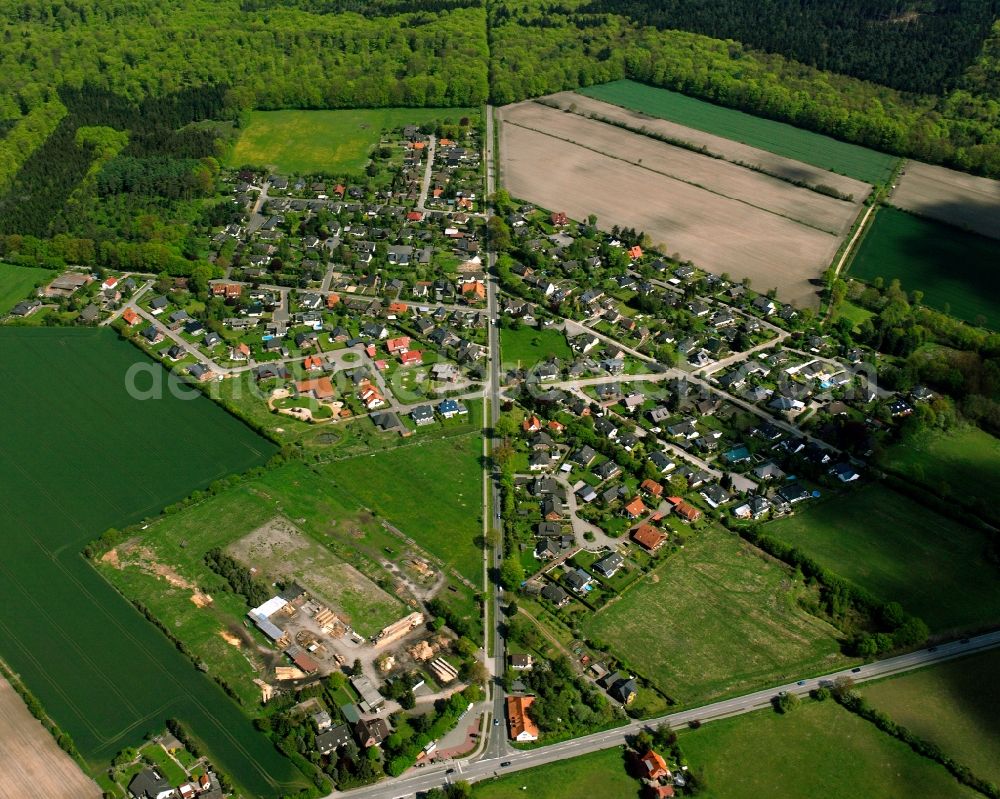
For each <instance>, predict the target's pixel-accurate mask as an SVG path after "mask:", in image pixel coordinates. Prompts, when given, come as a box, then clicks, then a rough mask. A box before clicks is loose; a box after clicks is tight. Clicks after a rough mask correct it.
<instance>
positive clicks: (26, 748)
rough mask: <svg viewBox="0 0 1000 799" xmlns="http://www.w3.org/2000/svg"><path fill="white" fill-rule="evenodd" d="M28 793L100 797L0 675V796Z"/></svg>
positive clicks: (58, 798)
mask: <svg viewBox="0 0 1000 799" xmlns="http://www.w3.org/2000/svg"><path fill="white" fill-rule="evenodd" d="M28 796H38V797H45V799H100V796H101V789H100V788H98V787H97V783H95V782H94V781H93V780H91V779H90V778H89V777H87V776H86V775H85V774H84V773H83V771H81V770H80V767H79V766H78V765H77V764H76V763H75V762H74V761H73V759H72V758H71V757H70V756H69V755H67V754H66V753H65V752H64V751H63V750H62V749H60V748H59V747H58V746H57V745H56V742H55V740H54V739H53V738H52V736H51V735H49V733H48V731H47V730H46V729H45V728H44V727H43V726H42V725H41V723H40V722H39V721H38V720H37V719H36V718H34V717H33V716H32V715H31V714H30V713H29V712H28V709H27V708H26V707H25V706H24V702H22V701H21V697H19V696H18V695H17V693H16V692H15V691H14V689H13V688H11V687H10V683H8V682H7V681H6V680H4V679H2V678H0V799H25V797H28Z"/></svg>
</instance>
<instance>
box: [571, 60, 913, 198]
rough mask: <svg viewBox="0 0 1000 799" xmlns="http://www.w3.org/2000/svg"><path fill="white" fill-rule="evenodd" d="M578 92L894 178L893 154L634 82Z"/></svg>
mask: <svg viewBox="0 0 1000 799" xmlns="http://www.w3.org/2000/svg"><path fill="white" fill-rule="evenodd" d="M579 92H580V93H581V94H585V95H587V96H588V97H593V98H595V99H597V100H603V101H604V102H606V103H613V104H614V105H619V106H622V107H623V108H628V109H631V110H632V111H640V112H642V113H644V114H649V115H650V116H654V117H659V118H661V119H669V120H670V121H672V122H676V123H678V124H680V125H687V126H688V127H691V128H695V129H696V130H703V131H705V132H706V133H712V134H714V135H716V136H723V137H725V138H727V139H732V140H733V141H738V142H743V143H744V144H749V145H750V146H751V147H759V148H760V149H761V150H767V151H768V152H771V153H774V154H776V155H783V156H785V157H786V158H794V159H795V160H796V161H802V162H803V163H806V164H812V165H813V166H818V167H820V168H821V169H828V170H830V171H831V172H837V173H839V174H841V175H847V176H848V177H852V178H856V179H858V180H863V181H865V182H866V183H879V182H881V181H884V180H885V179H886V178H888V177H889V176H890V175H891V174H892V169H893V166H894V164H895V162H896V158H895V157H894V156H891V155H886V154H885V153H880V152H877V151H875V150H869V149H867V148H866V147H859V146H858V145H856V144H848V143H847V142H842V141H838V140H837V139H832V138H830V137H829V136H823V135H821V134H819V133H813V132H812V131H808V130H803V129H802V128H796V127H793V126H792V125H787V124H785V123H784V122H775V121H774V120H771V119H764V118H763V117H755V116H751V115H750V114H745V113H743V112H742V111H736V110H733V109H731V108H723V107H722V106H718V105H712V104H711V103H707V102H705V101H704V100H696V99H695V98H693V97H688V96H686V95H683V94H679V93H678V92H672V91H668V90H667V89H658V88H655V87H652V86H646V85H644V84H642V83H635V82H634V81H631V80H617V81H614V82H613V83H605V84H602V85H600V86H589V87H587V88H585V89H579Z"/></svg>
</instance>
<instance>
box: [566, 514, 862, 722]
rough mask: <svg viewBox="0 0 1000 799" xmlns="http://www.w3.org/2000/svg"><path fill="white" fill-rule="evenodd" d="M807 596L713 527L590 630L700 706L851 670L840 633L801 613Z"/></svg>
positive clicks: (591, 622) (593, 618) (590, 622)
mask: <svg viewBox="0 0 1000 799" xmlns="http://www.w3.org/2000/svg"><path fill="white" fill-rule="evenodd" d="M805 590H807V589H806V588H804V587H803V586H802V585H801V584H799V585H793V584H792V581H791V575H790V574H789V573H788V572H787V571H786V570H785V569H784V568H782V567H780V566H779V565H777V564H776V563H775V562H774V561H772V560H769V559H767V558H765V557H764V556H763V555H762V554H761V553H760V552H758V551H757V550H755V549H754V548H753V547H751V546H749V545H748V544H746V543H744V542H743V541H742V540H741V539H739V538H737V537H736V536H734V535H732V534H730V533H727V532H725V531H723V530H721V529H719V528H717V527H707V528H705V529H704V530H701V531H699V532H696V533H691V534H690V536H689V537H688V539H687V542H686V544H685V546H684V549H683V551H681V552H679V553H677V554H676V555H673V556H671V557H670V558H669V559H667V560H666V561H665V563H664V564H663V565H662V566H661V567H660V568H658V569H657V570H656V571H655V572H653V573H651V574H648V575H645V576H644V577H642V578H641V579H640V581H639V582H638V584H637V585H636V586H635V587H634V588H632V589H630V590H629V591H627V592H626V593H625V594H624V595H623V596H622V597H621V598H620V599H619V600H617V601H614V602H611V603H610V604H608V605H607V606H605V607H604V608H603V609H602V610H600V611H598V612H597V613H593V614H591V615H590V616H589V617H588V618H587V619H586V620H585V621H584V622H583V629H584V631H585V632H586V633H587V635H588V637H590V638H593V639H595V640H598V641H601V642H604V643H606V644H609V645H610V646H611V649H612V651H613V652H615V653H616V654H618V655H620V656H621V657H622V658H624V660H625V661H626V662H627V663H628V664H629V665H630V666H631V667H632V668H634V669H637V670H638V671H639V673H640V674H642V675H644V676H645V677H647V678H649V679H651V680H653V681H654V682H655V683H656V684H657V686H658V687H659V688H660V689H661V690H663V691H664V693H666V694H667V695H668V696H670V697H672V698H673V699H674V700H676V701H677V702H679V703H681V704H682V705H693V704H695V703H696V702H698V701H701V700H705V699H709V698H715V697H720V696H723V695H730V694H735V693H739V692H742V691H745V690H748V689H750V688H754V687H759V686H760V685H762V684H770V683H774V682H780V681H782V680H788V679H795V678H798V677H803V676H806V675H808V674H817V673H824V672H828V671H830V670H832V669H835V668H838V667H840V666H842V665H843V663H844V661H843V659H842V658H841V657H840V655H839V654H838V651H839V649H838V645H837V641H836V640H835V637H834V636H835V634H836V632H835V630H834V629H833V628H832V627H831V626H829V625H828V624H826V623H824V622H823V621H821V620H820V619H818V618H816V617H814V616H810V615H809V614H808V613H806V612H805V611H803V610H802V609H801V608H799V607H798V605H797V597H798V596H799V594H800V592H802V591H805ZM650 636H653V637H655V640H656V646H650V643H649V642H650V640H651V638H650Z"/></svg>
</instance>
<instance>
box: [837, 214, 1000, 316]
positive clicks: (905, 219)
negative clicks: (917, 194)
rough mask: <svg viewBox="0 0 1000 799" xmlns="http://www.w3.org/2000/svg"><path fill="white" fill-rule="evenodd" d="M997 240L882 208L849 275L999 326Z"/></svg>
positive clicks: (999, 253)
mask: <svg viewBox="0 0 1000 799" xmlns="http://www.w3.org/2000/svg"><path fill="white" fill-rule="evenodd" d="M998 263H1000V241H997V240H995V239H988V238H986V237H985V236H980V235H978V234H976V233H969V232H967V231H964V230H959V229H958V228H956V227H952V226H951V225H946V224H944V223H942V222H934V221H932V220H930V219H923V218H921V217H918V216H914V215H913V214H908V213H906V212H905V211H900V210H898V209H896V208H881V209H879V210H878V211H877V212H876V215H875V221H874V222H873V223H872V224H871V226H870V227H869V229H868V231H867V232H866V233H865V235H864V238H863V239H862V241H861V244H860V246H859V247H858V249H857V252H856V254H855V256H854V258H853V259H852V261H851V264H850V268H849V270H848V276H849V277H854V278H857V279H859V280H865V281H868V282H871V281H873V280H875V279H876V278H879V277H880V278H883V279H884V280H885V282H886V283H889V281H891V280H894V279H897V278H898V279H899V282H900V284H901V285H902V287H903V288H904V289H905V290H906V291H916V290H919V291H922V292H924V299H923V302H924V304H925V305H928V306H930V307H931V308H935V309H937V310H939V311H945V312H947V313H950V314H952V315H954V316H957V317H958V318H959V319H964V320H965V321H967V322H973V323H975V324H981V325H986V326H988V327H990V328H993V329H998V328H1000V271H998V270H997V268H996V265H997V264H998Z"/></svg>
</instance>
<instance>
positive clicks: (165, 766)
mask: <svg viewBox="0 0 1000 799" xmlns="http://www.w3.org/2000/svg"><path fill="white" fill-rule="evenodd" d="M141 754H143V755H144V756H146V757H148V758H149V759H150V760H152V761H153V762H154V763H156V765H157V770H158V771H159V772H160V774H162V775H163V776H164V777H166V778H167V780H168V781H169V782H170V784H171V785H180V784H181V783H183V782H186V781H187V774H185V773H184V769H182V768H181V767H180V766H178V765H177V763H176V762H174V759H173V758H172V757H170V755H168V754H167V752H166V750H165V749H164V748H163V747H162V746H160V745H159V744H152V743H151V744H149V745H148V746H144V747H143V748H142V750H141Z"/></svg>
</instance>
